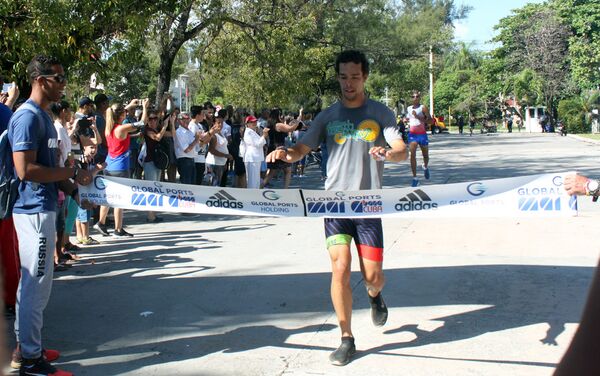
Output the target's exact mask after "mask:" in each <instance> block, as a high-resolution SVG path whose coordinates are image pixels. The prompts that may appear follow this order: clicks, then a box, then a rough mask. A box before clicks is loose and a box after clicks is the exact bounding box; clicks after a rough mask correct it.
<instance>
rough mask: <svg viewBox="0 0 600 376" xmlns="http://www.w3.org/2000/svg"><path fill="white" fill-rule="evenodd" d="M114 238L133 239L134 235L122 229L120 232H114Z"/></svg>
mask: <svg viewBox="0 0 600 376" xmlns="http://www.w3.org/2000/svg"><path fill="white" fill-rule="evenodd" d="M113 236H116V237H117V238H132V237H133V234H130V233H128V232H127V231H125V230H123V229H120V230H115V232H113Z"/></svg>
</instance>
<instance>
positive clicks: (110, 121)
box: [94, 99, 150, 237]
mask: <svg viewBox="0 0 600 376" xmlns="http://www.w3.org/2000/svg"><path fill="white" fill-rule="evenodd" d="M149 106H150V100H149V99H144V101H143V109H144V111H143V113H142V120H141V121H140V122H138V123H129V124H123V120H125V116H126V115H127V113H126V112H125V107H123V105H122V104H113V105H112V106H110V107H109V108H108V109H107V110H106V128H105V130H104V135H105V137H106V145H107V147H108V156H107V157H106V169H105V171H104V175H106V176H116V177H121V178H129V167H130V166H129V160H130V158H129V155H130V153H129V144H130V142H131V136H130V133H135V132H137V131H139V130H140V128H141V127H142V126H143V124H144V123H147V122H148V107H149ZM108 209H109V208H108V206H102V207H100V220H99V221H98V223H96V224H95V225H94V228H95V229H96V230H98V231H100V232H101V233H102V235H104V236H108V231H107V229H106V216H107V215H108ZM114 214H115V232H114V233H113V235H114V236H118V237H125V236H129V237H131V236H133V235H132V234H130V233H128V232H127V231H125V230H124V229H123V209H119V208H115V210H114Z"/></svg>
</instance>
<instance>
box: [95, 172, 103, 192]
mask: <svg viewBox="0 0 600 376" xmlns="http://www.w3.org/2000/svg"><path fill="white" fill-rule="evenodd" d="M94 186H95V187H96V189H98V190H99V191H103V190H105V189H106V184H104V178H103V177H102V176H96V177H95V178H94Z"/></svg>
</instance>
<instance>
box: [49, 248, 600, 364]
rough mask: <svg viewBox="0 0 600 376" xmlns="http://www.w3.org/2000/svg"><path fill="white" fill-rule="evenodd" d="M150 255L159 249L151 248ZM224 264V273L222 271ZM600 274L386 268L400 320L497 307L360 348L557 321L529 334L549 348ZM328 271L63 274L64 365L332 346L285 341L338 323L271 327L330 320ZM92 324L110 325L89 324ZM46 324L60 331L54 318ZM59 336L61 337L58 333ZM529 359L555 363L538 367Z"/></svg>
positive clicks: (392, 348)
mask: <svg viewBox="0 0 600 376" xmlns="http://www.w3.org/2000/svg"><path fill="white" fill-rule="evenodd" d="M149 255H150V256H151V257H156V256H157V255H156V254H154V253H153V252H150V253H149ZM142 257H143V255H142ZM170 257H171V263H172V264H177V262H178V259H177V257H176V256H170ZM182 260H186V258H185V257H183V258H182ZM117 265H118V264H117ZM89 267H91V266H89ZM85 268H87V267H85ZM198 268H203V267H198ZM204 270H208V269H204ZM215 271H218V269H216V270H212V273H214V272H215ZM593 272H594V268H592V267H566V266H526V265H472V266H455V267H424V268H409V269H392V270H387V271H386V277H387V287H386V290H385V296H386V302H387V303H388V305H389V307H390V309H391V314H392V315H393V314H395V312H394V310H395V309H401V308H403V307H423V309H424V310H427V307H435V306H445V305H459V306H460V305H489V306H490V307H486V308H483V309H477V310H469V311H467V312H463V313H459V314H454V315H449V316H443V317H433V318H431V319H432V320H436V321H441V322H443V325H441V326H440V327H438V328H437V329H434V330H431V331H427V330H422V329H419V327H418V325H419V323H418V322H406V323H404V324H402V325H401V326H399V327H396V328H389V329H388V330H387V331H386V332H385V334H386V335H389V336H390V337H389V338H392V336H393V334H395V333H399V332H412V333H414V334H415V335H416V338H415V339H414V340H410V341H407V342H393V341H392V342H389V343H383V344H381V345H380V346H377V347H374V348H371V349H368V350H364V351H361V352H360V353H359V354H358V357H360V356H364V355H367V354H372V353H378V354H387V355H394V356H398V355H401V354H399V353H398V351H397V350H401V349H403V348H414V347H419V346H425V345H430V344H442V343H450V342H453V341H460V340H464V339H469V338H473V337H477V336H480V335H483V334H485V333H490V332H496V331H502V330H507V329H511V328H519V327H524V326H528V325H533V324H539V323H548V324H549V325H550V329H549V331H548V336H547V337H546V338H532V339H531V347H534V346H544V343H552V342H553V341H555V340H556V337H557V336H558V335H559V334H560V333H561V332H562V330H563V329H564V325H565V324H566V323H575V322H578V320H579V316H580V313H581V309H582V306H583V303H584V300H585V296H586V291H587V288H588V285H589V283H590V281H591V278H592V275H593ZM133 275H137V276H135V277H133ZM203 275H204V276H203ZM329 278H330V275H329V273H305V274H292V275H244V276H221V275H214V274H211V275H205V274H203V273H201V274H200V275H198V274H194V275H192V276H186V275H184V276H183V278H181V276H177V277H176V278H174V277H173V276H172V275H167V274H160V273H159V274H156V275H146V274H144V273H139V272H127V273H124V274H120V275H117V276H113V277H109V278H105V277H102V276H97V277H94V278H92V279H83V280H78V279H75V280H65V281H62V280H59V281H57V282H56V285H55V291H54V297H55V298H53V299H52V300H51V304H50V305H49V307H48V309H47V315H48V317H61V318H62V320H66V321H67V322H69V323H70V324H69V326H68V327H63V328H61V331H62V330H65V331H66V332H65V333H62V332H61V333H60V337H61V338H60V340H59V342H62V346H63V348H62V350H63V351H65V352H68V351H71V352H72V353H74V354H76V355H73V356H70V357H66V358H64V359H62V360H63V361H65V362H67V363H68V369H69V370H71V371H73V372H75V373H77V374H79V373H82V372H84V373H83V374H90V375H100V374H118V373H123V372H127V371H132V370H136V369H140V368H141V367H144V366H152V365H155V364H160V363H164V362H170V361H181V360H186V359H194V358H198V357H203V356H205V355H208V354H212V353H215V352H220V351H223V352H226V353H234V352H240V351H247V350H253V349H258V348H262V347H265V346H273V347H282V348H298V349H317V350H323V351H326V352H329V351H331V350H333V347H332V348H324V347H319V346H312V345H311V344H309V343H306V344H297V342H296V344H291V343H288V342H287V339H288V338H289V336H290V335H293V334H298V333H310V332H318V331H324V330H333V329H334V328H335V327H334V326H333V325H306V326H303V327H300V328H281V327H278V326H276V325H271V324H268V321H269V320H271V319H273V317H274V316H273V315H275V316H276V317H285V316H286V315H291V316H290V318H293V317H294V315H296V314H303V315H306V314H309V315H310V314H313V315H314V320H313V322H322V321H323V315H328V314H330V313H331V308H330V307H331V303H330V300H329V291H328V290H329ZM360 282H361V275H360V273H353V275H352V283H353V286H357V287H356V291H355V294H354V295H355V296H354V298H355V303H354V304H355V309H357V308H362V309H366V308H367V307H368V303H367V299H366V295H365V294H364V288H363V287H362V283H360ZM69 291H70V292H72V293H71V294H69ZM75 307H93V309H89V308H84V309H76V308H75ZM467 309H468V308H467ZM146 311H148V312H152V314H151V315H149V316H148V317H145V318H142V317H140V313H141V312H146ZM91 323H95V324H96V325H97V326H99V327H100V329H99V328H94V329H90V328H89V324H91ZM47 325H48V326H52V323H51V322H50V323H48V324H47ZM102 327H106V330H102V329H101V328H102ZM232 328H233V329H232ZM53 332H56V330H54V331H53ZM203 333H206V334H203ZM332 337H336V338H337V333H336V334H333V333H332ZM83 338H85V341H82V339H83ZM49 340H53V341H54V342H56V340H58V338H54V339H51V338H49ZM384 342H385V341H384ZM332 343H335V341H333V342H332ZM145 353H149V354H155V355H152V356H145V357H141V358H135V359H133V360H128V361H119V360H116V361H114V362H112V363H103V364H86V365H85V366H78V364H79V362H80V361H82V360H85V359H93V358H102V357H117V358H118V357H119V356H124V357H127V356H129V355H132V354H145ZM117 358H113V359H117ZM461 360H469V359H461ZM473 361H480V360H473ZM494 362H496V361H494ZM498 362H499V363H501V362H502V361H498ZM513 363H518V364H529V363H527V362H525V363H523V362H518V361H515V362H513ZM531 365H537V366H548V367H552V366H554V365H552V364H546V363H535V362H532V363H531Z"/></svg>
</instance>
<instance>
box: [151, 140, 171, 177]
mask: <svg viewBox="0 0 600 376" xmlns="http://www.w3.org/2000/svg"><path fill="white" fill-rule="evenodd" d="M152 161H153V162H154V165H155V166H156V168H158V169H159V170H165V169H166V168H167V167H169V163H170V161H169V145H168V144H167V143H166V142H162V140H161V141H160V142H159V143H158V145H156V148H154V155H152Z"/></svg>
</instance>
